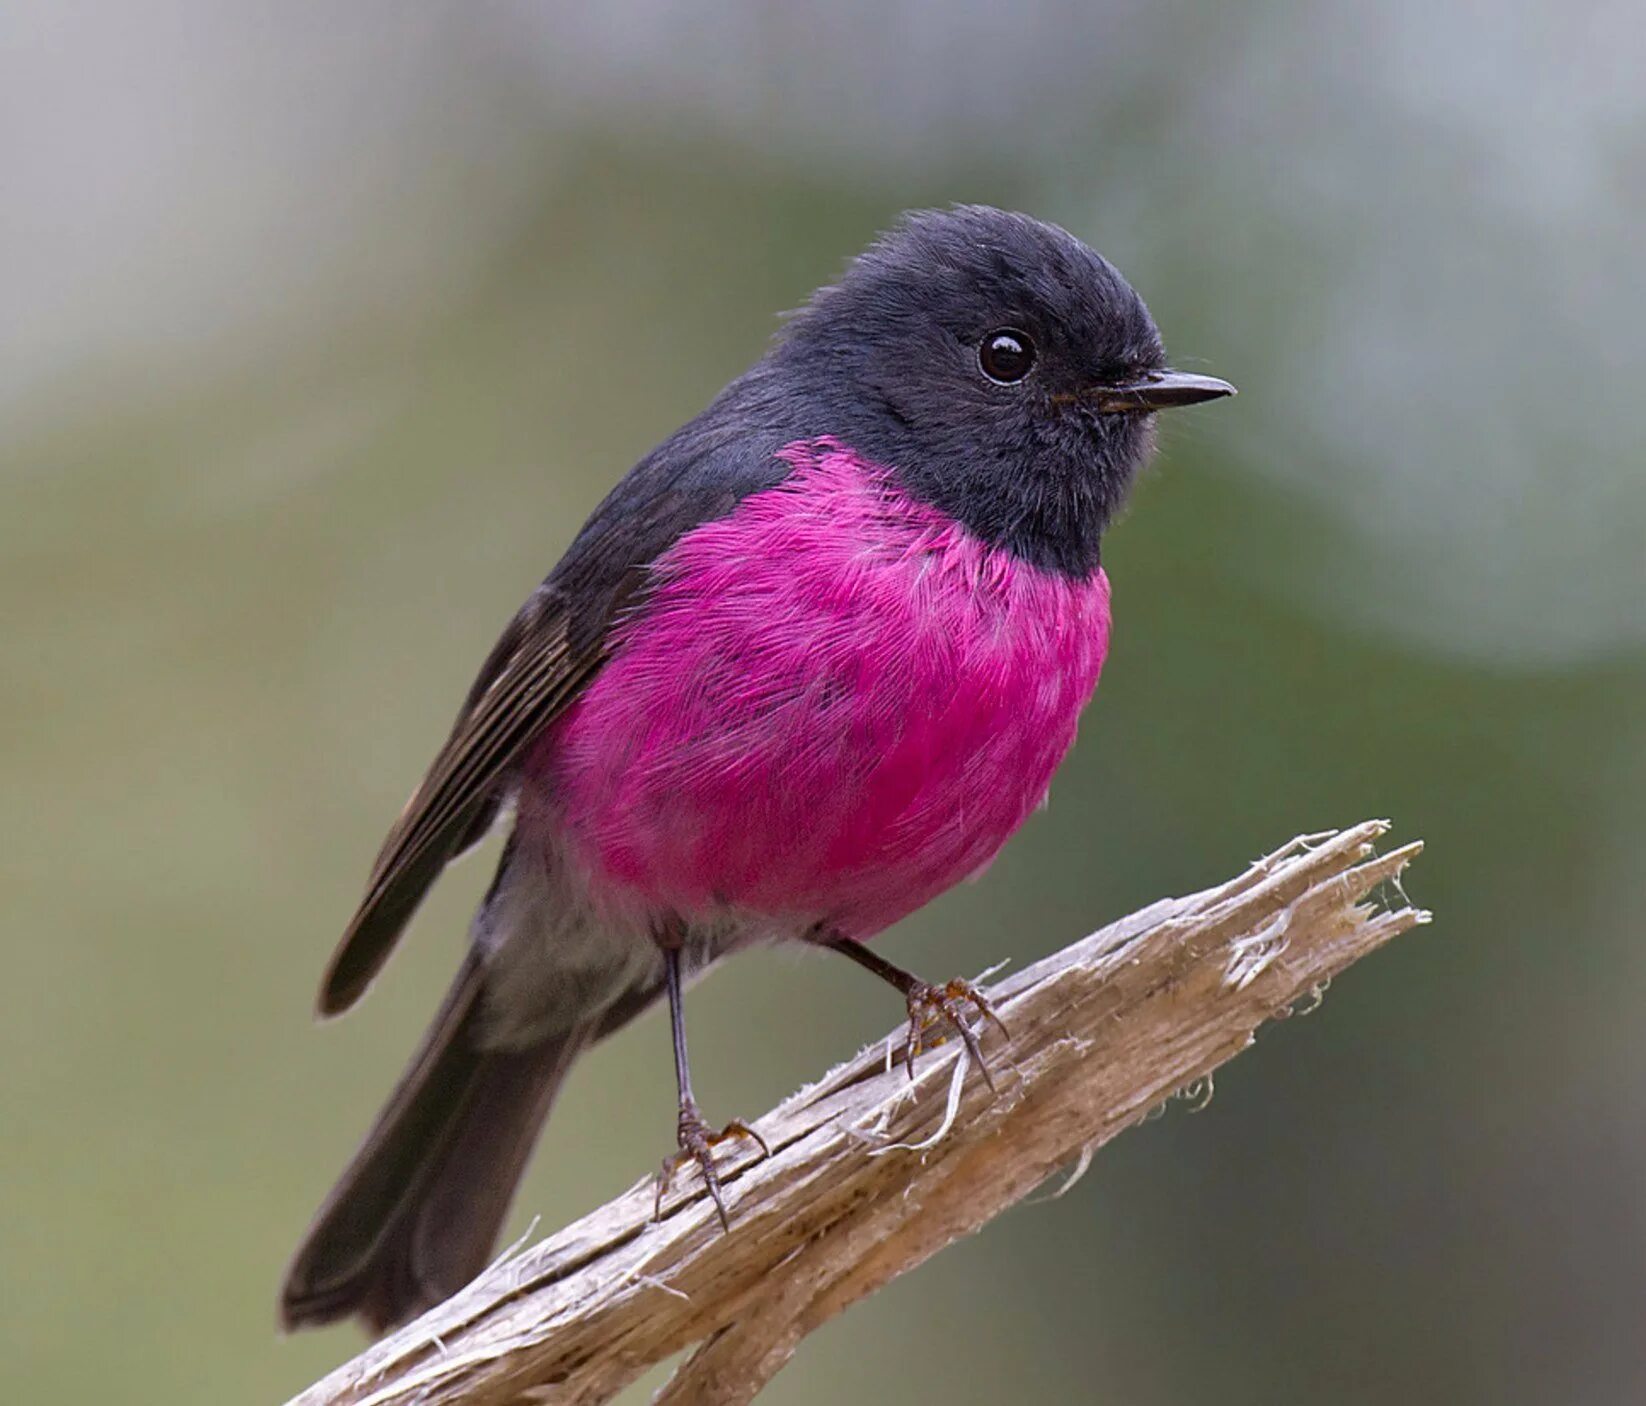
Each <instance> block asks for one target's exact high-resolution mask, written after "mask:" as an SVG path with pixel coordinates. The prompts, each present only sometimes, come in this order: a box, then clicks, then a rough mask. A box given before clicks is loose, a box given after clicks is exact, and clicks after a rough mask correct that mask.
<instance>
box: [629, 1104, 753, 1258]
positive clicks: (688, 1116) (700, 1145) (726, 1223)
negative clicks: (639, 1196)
mask: <svg viewBox="0 0 1646 1406" xmlns="http://www.w3.org/2000/svg"><path fill="white" fill-rule="evenodd" d="M733 1138H747V1139H748V1140H749V1141H751V1142H753V1143H755V1144H756V1145H757V1146H758V1147H759V1148H760V1152H761V1155H762V1156H765V1157H770V1156H771V1155H772V1150H771V1148H770V1147H769V1146H767V1144H766V1139H765V1138H763V1137H761V1136H760V1134H759V1133H757V1132H756V1131H755V1130H754V1129H753V1128H751V1127H750V1126H749V1125H748V1124H747V1123H745V1122H744V1121H743V1120H742V1119H741V1118H733V1119H732V1121H731V1122H729V1123H727V1124H726V1126H725V1127H724V1128H722V1129H720V1131H719V1132H716V1131H715V1130H714V1129H713V1128H711V1127H710V1126H709V1124H708V1123H707V1122H705V1121H704V1119H703V1115H702V1114H701V1113H699V1112H698V1110H697V1105H696V1104H683V1105H682V1106H681V1109H680V1123H679V1129H678V1141H679V1143H680V1148H679V1150H678V1151H677V1152H675V1153H674V1154H673V1155H672V1156H669V1157H665V1158H664V1159H663V1167H662V1170H661V1171H659V1172H658V1174H657V1195H656V1198H655V1200H654V1202H653V1206H652V1218H653V1219H654V1220H661V1219H662V1217H663V1194H664V1192H666V1191H667V1190H668V1189H669V1184H670V1182H672V1181H673V1180H674V1174H675V1173H676V1172H678V1171H679V1170H680V1169H681V1168H682V1167H683V1166H685V1165H686V1163H687V1162H688V1161H691V1162H695V1163H697V1165H698V1168H699V1169H700V1170H701V1171H702V1173H703V1185H704V1186H705V1187H706V1188H707V1189H708V1192H709V1197H710V1199H711V1200H712V1201H713V1202H714V1208H715V1211H716V1212H717V1213H718V1214H719V1216H720V1228H721V1229H722V1230H730V1229H731V1218H730V1217H729V1216H728V1215H727V1214H726V1199H725V1196H724V1194H723V1193H722V1191H721V1187H720V1171H719V1168H718V1167H717V1166H716V1165H715V1160H714V1150H715V1148H717V1147H718V1146H720V1144H721V1143H723V1142H729V1141H730V1140H731V1139H733Z"/></svg>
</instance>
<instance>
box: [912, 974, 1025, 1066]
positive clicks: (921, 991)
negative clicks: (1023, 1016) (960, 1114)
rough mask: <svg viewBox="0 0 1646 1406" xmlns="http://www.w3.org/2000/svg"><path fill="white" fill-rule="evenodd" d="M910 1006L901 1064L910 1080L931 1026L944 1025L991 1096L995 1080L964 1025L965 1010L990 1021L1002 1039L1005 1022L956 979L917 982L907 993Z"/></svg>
mask: <svg viewBox="0 0 1646 1406" xmlns="http://www.w3.org/2000/svg"><path fill="white" fill-rule="evenodd" d="M908 1004H909V1038H908V1043H907V1045H906V1047H905V1049H904V1055H903V1060H904V1064H905V1066H906V1067H907V1069H908V1071H909V1078H911V1079H912V1078H914V1061H915V1056H916V1055H918V1054H919V1053H920V1052H921V1050H922V1049H923V1048H924V1039H925V1035H926V1032H927V1031H929V1030H930V1029H931V1028H932V1027H933V1026H934V1025H938V1024H943V1025H947V1026H948V1027H949V1028H950V1029H951V1030H953V1031H954V1032H955V1034H957V1035H958V1036H960V1039H961V1042H962V1043H963V1044H964V1045H965V1046H966V1054H967V1056H968V1057H969V1058H970V1059H971V1061H972V1063H973V1064H975V1065H976V1066H977V1072H978V1073H979V1074H981V1075H982V1076H983V1082H984V1083H985V1084H987V1085H988V1086H989V1091H990V1092H991V1093H993V1092H995V1087H994V1079H993V1078H992V1077H991V1076H990V1074H989V1066H988V1064H987V1063H986V1062H985V1061H984V1059H983V1046H982V1044H981V1043H980V1042H979V1041H978V1038H977V1034H976V1032H974V1031H973V1030H972V1028H971V1027H970V1026H969V1025H967V1024H966V1007H967V1006H971V1007H973V1008H974V1009H975V1010H976V1011H977V1012H978V1013H979V1014H980V1015H982V1016H983V1017H984V1019H986V1020H988V1021H990V1022H991V1023H992V1024H993V1025H994V1027H995V1029H997V1030H998V1031H1000V1033H1001V1034H1002V1035H1009V1033H1010V1032H1009V1031H1007V1029H1006V1022H1005V1021H1003V1020H1002V1019H1001V1018H1000V1016H999V1014H998V1013H997V1012H996V1011H995V1008H994V1006H993V1005H991V1004H990V1002H989V999H988V997H986V996H985V995H984V994H983V993H982V992H981V991H979V990H978V989H977V988H976V987H975V986H973V985H972V984H971V982H969V981H964V980H962V979H961V978H959V977H956V978H955V979H954V980H953V981H947V982H945V983H944V984H943V985H941V986H938V985H935V984H934V983H932V982H929V981H922V982H917V983H916V984H915V985H914V986H913V987H912V988H910V990H909V993H908Z"/></svg>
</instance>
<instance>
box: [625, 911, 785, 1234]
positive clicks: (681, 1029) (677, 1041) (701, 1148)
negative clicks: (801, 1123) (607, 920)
mask: <svg viewBox="0 0 1646 1406" xmlns="http://www.w3.org/2000/svg"><path fill="white" fill-rule="evenodd" d="M663 962H664V972H665V974H666V976H667V980H668V987H669V1024H670V1027H671V1028H672V1030H673V1032H674V1077H675V1081H676V1083H677V1084H678V1085H679V1088H680V1117H679V1121H678V1123H677V1124H676V1127H675V1136H676V1138H677V1140H678V1142H679V1144H680V1146H679V1150H678V1151H676V1152H675V1153H674V1155H673V1156H670V1157H665V1158H664V1159H663V1168H662V1170H661V1171H660V1172H658V1174H657V1196H656V1199H655V1201H654V1203H653V1206H652V1218H653V1219H654V1220H661V1219H662V1216H663V1193H664V1192H665V1191H667V1190H668V1189H669V1183H670V1181H672V1180H673V1179H674V1174H675V1173H676V1172H677V1171H679V1170H680V1168H681V1167H682V1166H684V1165H685V1163H686V1160H687V1159H688V1158H690V1159H691V1160H692V1161H694V1162H696V1163H697V1165H698V1166H699V1167H700V1168H702V1171H703V1184H704V1186H706V1187H707V1188H708V1191H709V1196H710V1197H711V1198H712V1199H713V1201H714V1208H715V1210H716V1211H717V1212H719V1214H720V1228H721V1229H722V1230H730V1229H731V1228H732V1227H731V1220H730V1218H729V1217H728V1216H727V1215H726V1200H725V1197H724V1196H723V1195H722V1194H721V1190H720V1173H719V1171H718V1170H716V1168H715V1164H714V1149H715V1148H716V1147H718V1146H719V1145H720V1144H721V1143H722V1142H725V1141H726V1140H727V1139H728V1138H733V1137H746V1138H749V1139H750V1140H752V1141H753V1142H756V1143H758V1144H759V1146H760V1150H761V1152H762V1153H764V1154H765V1155H766V1156H767V1157H770V1156H771V1155H772V1150H771V1148H770V1147H768V1146H767V1145H766V1139H765V1138H763V1137H761V1136H760V1134H759V1133H757V1132H755V1130H754V1129H753V1128H751V1127H750V1126H749V1125H748V1124H747V1123H745V1122H744V1121H743V1120H742V1119H741V1118H734V1119H732V1121H731V1122H729V1123H727V1124H726V1126H725V1127H724V1128H722V1129H721V1130H720V1131H719V1132H715V1131H714V1129H712V1128H711V1127H710V1126H709V1124H708V1123H707V1122H705V1121H704V1118H703V1115H702V1113H701V1112H699V1111H698V1107H697V1100H696V1099H695V1098H693V1097H692V1073H691V1067H690V1063H689V1061H688V1060H687V1058H686V1003H685V1001H684V999H683V995H682V991H681V981H680V944H679V943H678V942H674V943H670V944H668V945H666V946H665V947H664V948H663Z"/></svg>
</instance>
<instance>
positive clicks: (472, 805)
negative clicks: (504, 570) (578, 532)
mask: <svg viewBox="0 0 1646 1406" xmlns="http://www.w3.org/2000/svg"><path fill="white" fill-rule="evenodd" d="M603 644H604V642H603V640H594V641H590V642H588V643H585V644H584V645H583V646H582V647H581V648H574V647H573V645H572V643H571V641H570V639H569V638H568V628H567V619H566V612H565V611H564V610H563V609H560V608H557V605H556V602H555V598H554V596H553V595H551V594H550V593H549V592H547V591H540V592H539V593H538V594H537V595H535V596H534V597H533V598H532V600H531V602H529V603H528V605H527V606H526V608H525V609H524V610H522V611H521V612H520V614H519V615H517V616H516V617H515V619H514V620H513V621H512V622H511V623H510V625H509V628H508V629H507V630H506V631H505V632H504V635H503V638H502V639H501V640H500V641H499V642H498V647H497V648H496V649H494V650H493V651H492V654H491V657H490V658H489V659H487V661H486V664H485V666H484V667H483V668H482V669H481V672H480V677H479V678H478V679H477V680H476V681H475V685H474V688H473V689H472V690H471V691H470V694H469V699H468V701H467V703H466V704H465V706H464V708H463V711H462V712H461V713H460V714H459V715H458V719H457V723H456V725H455V726H454V727H453V728H452V732H451V736H450V737H448V738H447V739H446V744H445V746H443V747H442V748H441V749H440V752H439V755H438V756H436V757H435V759H434V764H433V765H432V766H431V767H430V768H429V773H428V775H427V776H426V777H425V778H424V779H423V784H422V785H420V786H419V787H418V788H417V790H416V792H415V793H414V794H413V795H412V798H411V800H410V801H408V802H407V804H406V809H405V810H404V811H403V812H402V813H401V815H400V819H399V820H397V821H396V822H395V825H394V828H393V829H392V830H390V831H389V836H388V839H387V840H385V841H384V843H383V848H382V851H381V852H380V853H379V854H378V856H377V861H376V863H375V864H373V866H372V872H371V878H370V880H369V881H368V883H367V886H366V896H365V898H364V899H362V900H361V903H360V907H359V908H358V909H357V910H356V911H355V915H354V919H353V921H352V922H350V924H349V926H348V930H347V931H346V932H345V933H344V934H343V937H342V940H341V941H340V942H339V943H338V945H337V951H336V952H335V953H334V954H333V956H332V959H331V964H330V966H329V967H328V968H327V969H326V975H325V979H324V981H323V982H322V983H321V988H320V1010H321V1013H322V1014H324V1015H333V1014H335V1013H337V1012H338V1011H342V1010H346V1009H347V1008H348V1007H349V1006H351V1005H353V1004H354V1002H355V1001H357V1000H358V999H359V998H360V996H361V993H362V992H364V991H365V989H366V987H367V985H368V984H369V983H370V982H371V979H372V978H373V977H374V976H376V975H377V972H378V970H379V969H380V968H381V967H382V965H383V963H384V961H385V960H386V959H387V957H388V955H389V952H390V951H391V950H392V949H393V947H394V943H395V939H396V938H398V937H399V935H400V932H401V929H402V928H404V927H405V925H406V922H407V920H408V919H409V918H410V917H411V915H412V913H413V912H414V911H415V910H416V908H417V905H418V904H419V903H420V902H421V901H422V899H423V895H424V894H425V893H426V892H427V891H428V889H429V886H430V885H431V884H432V883H433V882H434V881H435V879H436V878H438V877H439V875H440V871H441V870H442V869H443V868H445V866H446V864H447V863H448V862H449V861H450V860H451V859H452V858H453V857H454V856H455V855H457V854H458V853H460V852H461V851H462V850H463V849H466V848H467V847H468V846H469V845H471V844H473V843H475V842H476V841H477V840H479V839H480V838H481V836H482V835H483V834H484V833H485V830H486V829H487V828H488V827H489V824H490V821H491V819H492V818H493V817H494V816H495V815H496V812H497V809H498V807H499V805H500V804H501V801H502V793H503V789H504V786H503V783H504V778H505V773H507V772H508V771H509V769H510V768H511V766H512V765H513V763H514V762H515V761H516V760H517V759H518V758H519V756H520V754H521V752H522V751H523V750H524V749H525V748H526V746H527V745H528V744H529V743H530V742H531V741H532V739H533V738H534V737H536V736H537V734H538V733H539V732H541V731H542V730H543V728H545V727H547V726H548V724H549V723H550V722H552V721H553V720H554V718H555V717H556V716H557V715H558V714H559V713H560V712H561V711H562V710H563V709H564V708H565V707H566V705H567V704H568V703H570V702H571V700H572V699H573V698H575V697H576V696H577V693H578V690H579V689H580V688H581V687H582V686H583V684H584V683H585V682H587V680H588V679H589V678H590V677H591V676H592V675H593V673H594V671H595V670H596V669H597V668H598V667H599V665H600V662H601V659H602V658H603V655H604V648H603Z"/></svg>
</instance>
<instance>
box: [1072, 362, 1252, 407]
mask: <svg viewBox="0 0 1646 1406" xmlns="http://www.w3.org/2000/svg"><path fill="white" fill-rule="evenodd" d="M1234 394H1235V388H1234V387H1233V386H1231V385H1230V384H1229V383H1228V382H1227V381H1220V380H1218V379H1217V377H1216V376H1196V375H1193V374H1191V373H1190V372H1188V371H1156V372H1153V373H1152V374H1150V375H1148V376H1145V377H1143V378H1142V379H1141V380H1138V381H1133V382H1131V383H1130V384H1129V385H1124V386H1103V387H1100V388H1099V389H1098V390H1097V391H1095V392H1094V398H1095V399H1096V401H1097V408H1098V409H1099V410H1101V411H1104V412H1105V413H1119V412H1123V411H1127V410H1131V411H1139V410H1143V411H1148V410H1170V409H1171V408H1172V407H1173V406H1177V405H1199V404H1200V402H1201V401H1203V400H1218V399H1220V398H1221V397H1223V396H1226V395H1234Z"/></svg>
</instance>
